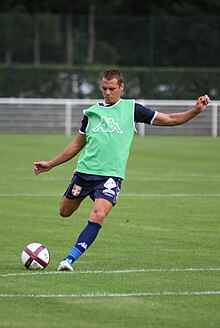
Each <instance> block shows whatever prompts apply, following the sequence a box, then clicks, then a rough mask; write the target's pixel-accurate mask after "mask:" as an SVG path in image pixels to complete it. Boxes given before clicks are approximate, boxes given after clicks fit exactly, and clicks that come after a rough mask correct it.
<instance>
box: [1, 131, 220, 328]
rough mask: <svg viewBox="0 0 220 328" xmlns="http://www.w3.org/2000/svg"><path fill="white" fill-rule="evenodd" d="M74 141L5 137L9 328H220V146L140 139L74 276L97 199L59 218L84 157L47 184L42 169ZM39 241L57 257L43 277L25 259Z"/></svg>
mask: <svg viewBox="0 0 220 328" xmlns="http://www.w3.org/2000/svg"><path fill="white" fill-rule="evenodd" d="M70 140H71V138H69V137H65V136H61V135H49V136H48V135H6V134H5V135H4V134H2V135H0V150H1V161H0V170H1V175H0V203H1V206H0V212H1V213H0V214H1V216H0V228H1V240H0V246H1V257H0V281H1V291H0V326H1V327H10V328H12V327H21V328H25V327H29V326H31V327H32V328H35V327H37V328H39V327H43V328H44V327H45V328H47V327H48V328H50V327H51V328H52V327H53V328H56V327H77V328H93V327H94V328H103V327H107V328H121V327H125V328H133V327H135V328H137V327H167V328H168V327H169V328H170V327H171V328H172V327H173V328H174V327H175V328H176V327H184V328H185V327H193V328H197V327H198V328H201V327H205V328H206V327H219V322H220V313H219V304H220V294H219V292H220V257H219V246H220V239H219V233H220V229H219V228H220V223H219V213H220V164H219V163H220V151H219V150H220V139H219V138H211V137H176V136H173V137H156V136H155V137H145V138H140V137H136V138H135V139H134V143H133V146H132V150H131V155H130V159H129V162H128V167H127V176H126V180H125V181H124V182H123V186H122V190H121V194H120V196H119V200H118V204H117V206H116V207H115V208H114V209H113V210H112V212H111V213H110V214H109V216H108V217H107V218H106V222H105V224H104V227H103V228H102V230H101V231H100V234H99V236H98V238H97V240H96V242H95V243H94V244H93V245H92V246H91V248H90V249H89V250H88V251H87V252H86V253H85V254H84V255H83V256H82V257H81V258H80V259H79V260H78V261H77V262H76V263H75V265H74V270H75V272H74V273H73V274H72V273H61V274H57V272H56V268H57V265H58V264H59V262H60V260H61V259H62V258H63V257H64V256H65V255H66V254H67V253H68V252H69V250H70V249H71V248H72V246H73V245H74V243H75V240H76V238H77V236H78V234H79V232H80V231H81V230H82V229H83V227H84V226H85V225H86V222H87V219H88V215H89V212H90V209H91V206H92V202H91V200H89V199H87V200H85V201H84V203H83V204H82V205H81V208H80V209H79V210H78V211H77V212H76V213H75V214H74V215H73V216H72V217H71V218H68V219H61V218H60V217H59V215H58V207H59V201H60V198H61V196H62V194H63V192H64V191H65V188H66V186H67V185H68V183H69V180H70V178H71V175H72V171H73V170H74V168H75V164H76V160H73V161H71V162H68V163H66V164H64V165H62V166H60V167H57V168H55V169H54V170H52V171H50V172H48V173H45V174H42V175H40V176H38V177H35V176H34V174H33V167H32V162H33V161H37V160H43V159H45V160H47V159H50V158H51V157H53V156H55V155H56V154H57V153H58V152H60V151H61V150H62V149H63V148H64V147H65V146H66V145H67V144H68V143H69V142H70ZM35 241H37V242H40V243H43V244H45V245H46V246H47V247H48V248H49V250H50V253H51V261H50V264H49V266H48V267H47V268H46V270H44V271H43V272H40V274H39V273H38V272H34V274H33V272H31V271H28V270H26V269H25V268H24V267H23V265H22V263H21V260H20V256H21V252H22V249H23V248H24V246H26V245H27V244H29V243H31V242H35ZM209 269H212V270H209ZM120 271H121V272H120ZM209 292H210V293H209ZM213 292H218V294H217V293H216V294H214V293H213ZM196 293H197V294H196ZM10 295H11V296H10ZM65 295H66V296H65ZM135 295H136V296H135Z"/></svg>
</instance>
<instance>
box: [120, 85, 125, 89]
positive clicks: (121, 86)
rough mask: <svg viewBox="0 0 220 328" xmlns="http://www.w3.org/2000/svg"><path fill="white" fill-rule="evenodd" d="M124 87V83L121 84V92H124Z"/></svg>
mask: <svg viewBox="0 0 220 328" xmlns="http://www.w3.org/2000/svg"><path fill="white" fill-rule="evenodd" d="M124 87H125V84H124V83H121V85H120V89H121V91H122V90H124Z"/></svg>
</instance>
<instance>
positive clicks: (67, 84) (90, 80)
mask: <svg viewBox="0 0 220 328" xmlns="http://www.w3.org/2000/svg"><path fill="white" fill-rule="evenodd" d="M109 66H110V65H109ZM107 67H108V66H101V65H100V66H83V67H81V66H66V65H40V66H33V65H13V66H12V67H7V66H5V65H1V66H0V90H1V91H0V96H1V97H7V96H13V97H31V98H39V97H43V98H81V97H84V98H85V97H87V98H100V97H101V92H100V87H99V76H100V74H101V72H102V71H104V70H105V69H106V68H107ZM120 69H121V70H122V72H123V73H124V76H125V92H124V96H125V97H132V98H133V97H134V98H136V99H137V98H145V99H146V98H149V99H197V98H198V95H200V94H206V93H207V94H209V95H210V96H211V97H212V99H219V96H220V89H219V88H220V69H219V68H168V67H167V68H156V67H155V68H152V69H147V68H145V67H122V66H120Z"/></svg>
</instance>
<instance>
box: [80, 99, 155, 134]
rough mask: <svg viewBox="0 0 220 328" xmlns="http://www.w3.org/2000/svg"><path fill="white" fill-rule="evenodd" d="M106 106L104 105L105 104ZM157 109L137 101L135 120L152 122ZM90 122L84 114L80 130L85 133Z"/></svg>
mask: <svg viewBox="0 0 220 328" xmlns="http://www.w3.org/2000/svg"><path fill="white" fill-rule="evenodd" d="M103 106H104V105H103ZM110 106H111V105H109V106H108V107H110ZM155 113H156V111H154V110H152V109H150V108H147V107H144V106H143V105H141V104H138V103H135V107H134V121H135V122H136V123H138V122H140V123H146V124H151V123H152V120H153V118H154V116H155ZM87 124H88V117H87V116H86V115H84V116H83V120H82V125H81V128H80V132H82V133H85V132H86V127H87Z"/></svg>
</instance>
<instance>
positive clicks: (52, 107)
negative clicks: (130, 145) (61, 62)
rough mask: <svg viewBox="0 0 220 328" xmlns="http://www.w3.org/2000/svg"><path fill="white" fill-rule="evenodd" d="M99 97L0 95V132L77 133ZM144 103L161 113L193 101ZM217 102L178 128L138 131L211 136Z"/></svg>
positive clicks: (214, 131)
mask: <svg viewBox="0 0 220 328" xmlns="http://www.w3.org/2000/svg"><path fill="white" fill-rule="evenodd" d="M99 101H101V100H99V99H43V98H41V99H30V98H0V132H1V133H3V132H9V133H11V132H15V133H17V132H20V133H65V134H66V135H70V134H71V133H76V132H77V131H78V130H79V127H80V125H81V121H82V116H83V112H82V111H83V109H85V108H88V107H89V106H91V105H93V104H95V103H97V102H99ZM136 101H137V102H139V103H141V104H143V105H144V106H146V107H148V108H151V109H154V110H158V111H161V112H164V113H171V112H180V111H184V110H187V109H188V108H191V107H193V106H194V105H195V102H196V101H194V100H147V99H138V100H136ZM218 107H220V101H212V102H211V104H209V106H208V108H207V109H206V111H205V112H203V113H202V114H200V115H199V116H197V117H196V118H195V119H193V120H192V121H190V122H187V123H186V124H184V125H181V126H177V127H150V126H148V125H145V124H137V129H138V132H139V134H141V135H145V134H150V135H158V134H161V135H169V134H178V135H212V136H213V137H216V136H217V135H219V133H220V127H219V125H218V122H219V119H220V117H219V113H218Z"/></svg>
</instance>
